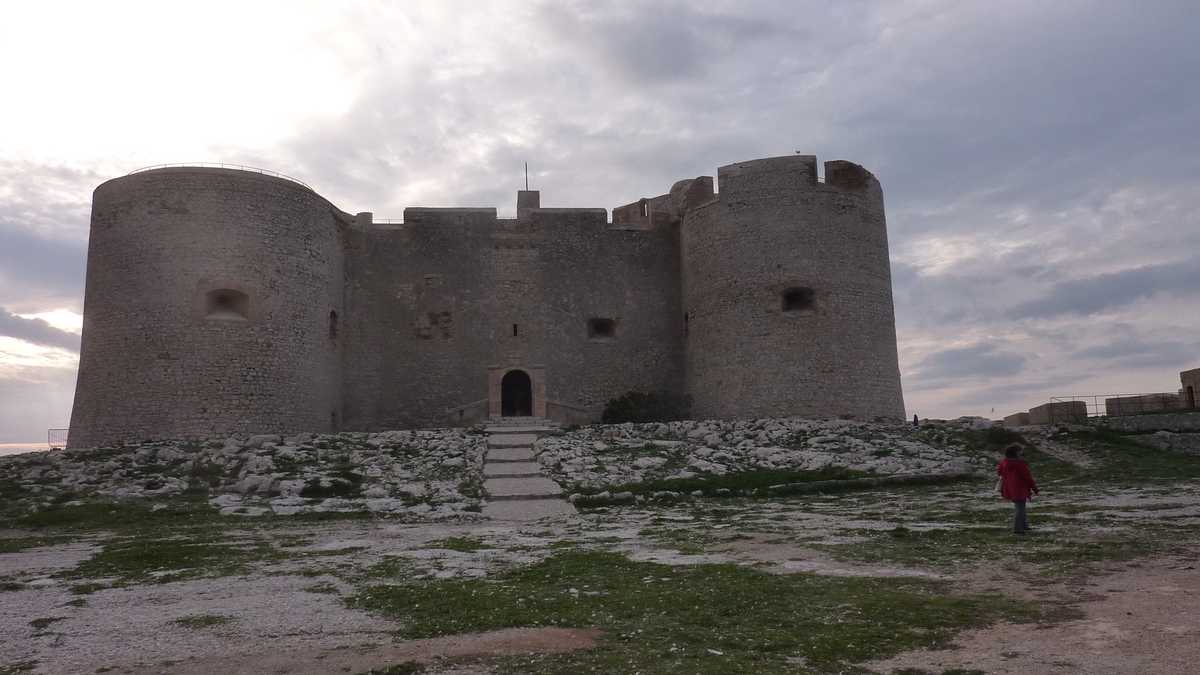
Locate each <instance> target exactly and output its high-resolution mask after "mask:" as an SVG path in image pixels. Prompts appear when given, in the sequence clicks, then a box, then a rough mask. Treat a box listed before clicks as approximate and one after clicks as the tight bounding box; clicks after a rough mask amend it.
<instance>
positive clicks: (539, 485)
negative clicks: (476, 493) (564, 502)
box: [483, 476, 562, 501]
mask: <svg viewBox="0 0 1200 675" xmlns="http://www.w3.org/2000/svg"><path fill="white" fill-rule="evenodd" d="M483 489H484V490H486V491H487V493H488V499H489V500H492V501H501V500H512V499H556V498H559V497H561V496H562V488H561V487H559V486H558V483H555V482H554V481H552V480H550V479H549V478H545V477H543V476H521V477H518V478H489V479H487V480H485V481H483Z"/></svg>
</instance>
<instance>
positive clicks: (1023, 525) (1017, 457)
mask: <svg viewBox="0 0 1200 675" xmlns="http://www.w3.org/2000/svg"><path fill="white" fill-rule="evenodd" d="M1021 451H1022V448H1021V446H1020V445H1017V444H1016V443H1013V444H1012V445H1010V446H1008V447H1006V448H1004V459H1002V460H1000V463H999V464H998V465H997V466H996V474H997V475H998V476H1000V481H999V487H1000V496H1001V497H1003V498H1005V499H1007V500H1009V501H1011V502H1012V503H1013V507H1014V508H1015V512H1014V514H1013V533H1015V534H1025V533H1026V532H1028V531H1029V530H1030V527H1029V519H1028V518H1027V517H1026V514H1025V502H1027V501H1029V500H1030V499H1032V498H1033V495H1036V494H1038V486H1037V483H1036V482H1034V480H1033V473H1032V472H1030V470H1029V464H1027V463H1026V462H1025V460H1024V459H1023V458H1022V457H1021Z"/></svg>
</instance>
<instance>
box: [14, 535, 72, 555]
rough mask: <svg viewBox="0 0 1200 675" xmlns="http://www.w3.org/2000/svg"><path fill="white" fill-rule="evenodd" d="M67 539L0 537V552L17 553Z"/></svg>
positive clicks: (59, 542)
mask: <svg viewBox="0 0 1200 675" xmlns="http://www.w3.org/2000/svg"><path fill="white" fill-rule="evenodd" d="M64 541H67V539H66V538H65V537H9V538H5V539H0V553H19V552H20V551H24V550H25V549H27V548H40V547H42V546H54V545H55V544H61V543H63V542H64Z"/></svg>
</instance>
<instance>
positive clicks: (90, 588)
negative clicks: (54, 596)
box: [71, 582, 109, 595]
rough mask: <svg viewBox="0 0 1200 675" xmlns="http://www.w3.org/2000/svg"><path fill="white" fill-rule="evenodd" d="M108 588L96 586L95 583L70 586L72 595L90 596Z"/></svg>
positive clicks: (103, 585)
mask: <svg viewBox="0 0 1200 675" xmlns="http://www.w3.org/2000/svg"><path fill="white" fill-rule="evenodd" d="M108 587H109V586H108V584H97V583H91V582H89V583H86V584H75V585H74V586H71V594H72V595H91V594H92V593H95V592H96V591H102V590H104V589H106V588H108Z"/></svg>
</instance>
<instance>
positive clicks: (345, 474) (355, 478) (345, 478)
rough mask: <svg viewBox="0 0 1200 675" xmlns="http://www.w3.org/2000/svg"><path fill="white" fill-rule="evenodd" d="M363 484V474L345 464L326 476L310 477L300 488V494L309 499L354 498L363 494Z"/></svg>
mask: <svg viewBox="0 0 1200 675" xmlns="http://www.w3.org/2000/svg"><path fill="white" fill-rule="evenodd" d="M362 484H363V477H362V474H360V473H358V472H356V471H355V470H354V467H353V466H351V465H349V464H344V465H341V466H339V467H336V468H335V469H333V470H332V471H330V475H329V476H328V477H326V478H310V479H309V480H308V481H307V482H306V483H305V484H304V488H303V489H301V490H300V496H301V497H305V498H308V499H329V498H330V497H342V498H353V497H358V496H360V495H361V494H362Z"/></svg>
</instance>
